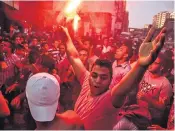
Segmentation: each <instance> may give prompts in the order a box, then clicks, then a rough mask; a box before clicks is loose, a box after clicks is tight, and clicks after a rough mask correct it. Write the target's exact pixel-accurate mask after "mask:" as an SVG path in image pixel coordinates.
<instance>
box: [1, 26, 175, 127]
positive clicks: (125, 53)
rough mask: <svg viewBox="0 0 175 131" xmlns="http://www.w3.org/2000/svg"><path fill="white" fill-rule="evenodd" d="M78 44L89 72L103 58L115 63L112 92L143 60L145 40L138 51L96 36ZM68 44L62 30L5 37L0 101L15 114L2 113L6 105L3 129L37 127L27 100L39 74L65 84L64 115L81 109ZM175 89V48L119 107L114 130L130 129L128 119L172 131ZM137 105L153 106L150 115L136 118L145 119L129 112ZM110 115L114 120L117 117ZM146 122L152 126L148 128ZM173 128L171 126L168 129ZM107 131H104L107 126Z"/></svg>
mask: <svg viewBox="0 0 175 131" xmlns="http://www.w3.org/2000/svg"><path fill="white" fill-rule="evenodd" d="M72 40H73V43H74V46H75V47H76V50H77V51H78V54H79V58H80V60H81V62H82V63H83V64H84V66H85V68H86V69H87V70H88V71H91V70H92V67H93V64H94V63H95V62H97V61H98V59H105V60H109V61H110V62H111V63H112V80H111V83H110V85H109V90H112V88H114V87H115V85H117V84H118V83H119V82H120V81H121V80H122V78H123V77H124V76H125V75H127V73H128V72H129V71H130V70H131V69H132V68H133V67H134V65H135V64H136V61H137V59H138V57H139V56H138V55H139V46H140V44H141V43H142V41H138V42H137V45H138V47H136V48H133V46H134V45H135V43H136V41H133V40H132V39H121V40H120V39H117V40H116V39H115V38H113V37H108V36H106V37H103V38H101V39H99V37H95V36H83V37H78V36H76V37H74V38H73V39H72ZM65 41H66V40H65V37H64V35H63V34H61V33H60V31H59V28H54V30H52V31H50V32H44V33H37V32H32V30H31V31H29V32H28V33H27V34H25V33H22V32H20V31H19V30H15V29H14V26H13V25H11V26H10V31H9V32H8V33H6V34H1V36H0V93H1V94H0V97H2V98H4V99H5V101H6V103H7V105H8V107H7V108H8V110H9V112H10V113H9V112H8V111H7V112H1V108H3V104H1V105H0V112H1V114H2V115H1V114H0V129H32V130H33V129H35V128H36V124H35V121H34V119H33V118H32V116H31V113H30V110H29V107H28V103H27V100H26V95H25V88H26V83H27V81H28V79H29V78H30V77H31V76H32V75H34V74H37V73H39V72H47V73H49V74H52V75H53V76H55V78H56V79H57V80H58V82H59V83H60V98H59V105H58V109H57V112H58V113H62V112H65V111H67V110H74V109H76V110H78V107H76V104H75V103H76V101H77V99H78V97H79V94H80V92H81V86H82V85H81V82H80V81H79V78H77V77H76V74H75V71H74V69H73V66H72V65H71V63H70V61H69V59H68V56H67V53H66V48H67V47H66V46H65ZM102 77H103V76H102ZM102 79H103V78H102ZM104 79H105V78H104ZM97 88H98V87H97ZM173 88H174V48H173V49H171V50H165V51H163V52H161V54H160V56H159V59H158V60H156V61H155V62H154V65H152V66H151V67H149V68H148V70H147V71H146V73H145V74H144V76H143V78H142V80H141V82H140V83H139V86H138V88H137V89H136V90H133V91H132V92H130V93H128V95H127V99H126V101H125V103H124V105H123V106H122V107H121V108H119V109H120V111H119V112H120V113H118V114H119V115H118V116H117V115H116V116H115V117H116V119H118V120H119V121H118V123H115V122H114V123H115V126H114V127H113V129H124V128H122V126H123V125H122V124H123V123H125V126H126V125H129V124H126V122H127V120H129V121H132V122H133V123H134V127H133V128H132V129H146V128H145V126H147V127H150V129H153V127H155V126H151V125H152V124H154V125H155V124H156V125H159V126H160V128H161V127H162V128H161V129H163V128H170V129H172V128H173V127H172V124H173V123H174V111H172V110H174V109H173V107H174V106H173V101H174V93H173V90H174V89H173ZM143 92H144V95H143ZM148 97H149V98H151V99H154V100H158V101H166V103H164V104H163V105H160V106H157V105H154V103H152V102H151V99H149V100H146V99H147V98H148ZM0 101H2V99H0ZM102 101H103V100H102ZM0 103H1V102H0ZM135 103H139V105H141V106H143V107H145V106H148V107H149V113H147V111H145V109H142V110H141V111H140V110H137V111H136V112H137V113H136V114H137V115H139V116H141V117H136V116H134V117H133V115H132V113H128V112H130V111H131V110H134V108H135V107H134V106H133V107H132V108H131V106H130V105H134V104H135ZM103 106H105V105H103ZM106 106H108V105H106ZM171 107H172V108H171ZM89 108H91V107H89ZM100 108H102V106H101V107H100ZM109 108H110V107H109ZM111 110H112V109H111ZM77 112H78V111H77ZM122 112H127V113H128V114H129V115H125V117H123V118H121V119H120V117H121V116H123V115H120V114H122ZM108 115H109V117H111V119H112V116H110V114H108ZM82 116H83V115H82ZM83 117H85V116H83ZM80 118H81V114H80ZM91 119H93V117H92V118H91ZM126 119H127V120H126ZM148 119H151V123H150V121H149V122H147V121H148ZM109 122H110V121H109ZM102 123H103V122H102ZM144 123H149V124H148V125H145V124H144ZM167 123H170V124H171V125H168V126H167ZM91 124H93V123H91ZM101 126H102V127H103V124H102V125H101ZM104 126H105V125H104ZM130 126H133V125H130ZM135 126H136V128H135ZM173 126H174V124H173ZM85 127H86V126H85ZM151 127H152V128H151ZM85 129H98V127H97V128H96V127H94V128H93V126H91V125H87V128H85ZM128 129H130V127H128Z"/></svg>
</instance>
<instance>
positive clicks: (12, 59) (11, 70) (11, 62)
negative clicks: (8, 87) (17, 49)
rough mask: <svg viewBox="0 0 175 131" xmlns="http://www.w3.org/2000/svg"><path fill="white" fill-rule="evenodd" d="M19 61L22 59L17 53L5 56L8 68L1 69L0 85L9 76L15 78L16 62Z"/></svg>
mask: <svg viewBox="0 0 175 131" xmlns="http://www.w3.org/2000/svg"><path fill="white" fill-rule="evenodd" d="M17 61H20V59H19V57H18V56H17V55H15V54H12V55H11V56H9V57H6V58H5V62H6V64H7V68H6V69H3V70H1V71H0V87H1V86H2V85H3V84H5V82H6V81H7V80H8V79H9V78H13V77H14V76H15V63H16V62H17Z"/></svg>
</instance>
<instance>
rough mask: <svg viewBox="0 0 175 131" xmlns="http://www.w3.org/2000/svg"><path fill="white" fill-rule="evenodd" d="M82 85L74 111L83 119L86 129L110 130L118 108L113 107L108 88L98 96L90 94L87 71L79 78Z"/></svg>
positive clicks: (114, 121)
mask: <svg viewBox="0 0 175 131" xmlns="http://www.w3.org/2000/svg"><path fill="white" fill-rule="evenodd" d="M80 84H81V86H82V89H81V92H80V95H79V97H78V99H77V101H76V104H75V108H74V110H75V112H76V113H77V114H78V115H79V116H80V118H81V119H82V120H83V123H84V125H85V129H86V130H112V128H113V126H114V124H115V123H116V116H117V114H118V109H116V108H114V107H113V105H112V100H111V93H110V90H108V91H106V92H105V93H103V94H101V95H98V96H93V97H92V96H90V85H89V72H88V71H86V72H84V73H83V74H82V76H81V78H80Z"/></svg>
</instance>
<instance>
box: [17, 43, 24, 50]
mask: <svg viewBox="0 0 175 131" xmlns="http://www.w3.org/2000/svg"><path fill="white" fill-rule="evenodd" d="M16 49H17V50H24V49H25V47H24V46H23V45H22V44H18V45H16Z"/></svg>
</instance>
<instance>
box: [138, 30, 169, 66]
mask: <svg viewBox="0 0 175 131" xmlns="http://www.w3.org/2000/svg"><path fill="white" fill-rule="evenodd" d="M154 33H155V28H154V27H152V28H151V29H150V31H149V33H148V35H147V36H146V38H145V40H144V41H143V43H142V44H141V46H140V48H139V59H138V62H139V64H140V65H141V66H149V65H150V64H152V63H153V62H154V60H155V59H156V58H157V56H158V54H159V52H160V50H161V49H162V47H163V45H164V41H165V33H166V28H163V29H162V30H161V32H160V33H159V35H158V36H157V37H156V38H155V39H154V40H153V41H151V39H152V36H153V35H154Z"/></svg>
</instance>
